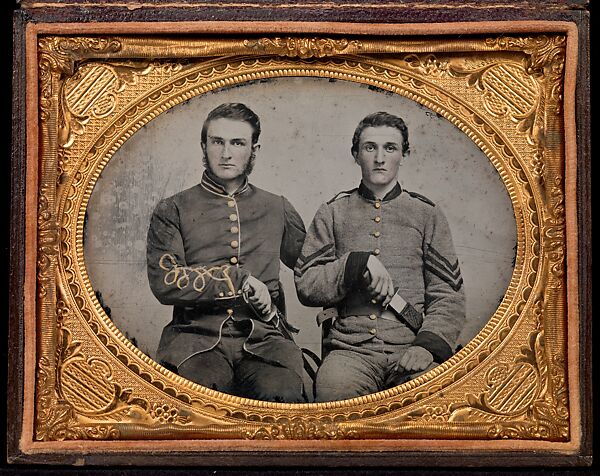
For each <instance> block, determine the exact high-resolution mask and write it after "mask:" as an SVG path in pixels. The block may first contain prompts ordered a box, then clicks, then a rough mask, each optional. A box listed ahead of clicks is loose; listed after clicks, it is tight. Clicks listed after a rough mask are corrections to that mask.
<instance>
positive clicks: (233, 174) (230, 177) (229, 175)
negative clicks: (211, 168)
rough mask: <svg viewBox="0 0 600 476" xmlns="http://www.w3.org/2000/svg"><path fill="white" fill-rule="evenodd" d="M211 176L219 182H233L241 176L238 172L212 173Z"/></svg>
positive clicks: (221, 171)
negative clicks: (219, 180)
mask: <svg viewBox="0 0 600 476" xmlns="http://www.w3.org/2000/svg"><path fill="white" fill-rule="evenodd" d="M213 174H214V175H215V176H216V177H217V178H219V179H221V180H234V179H236V178H238V177H239V176H240V175H242V172H240V171H239V170H219V171H218V173H214V172H213Z"/></svg>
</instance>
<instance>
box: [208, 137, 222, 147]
mask: <svg viewBox="0 0 600 476" xmlns="http://www.w3.org/2000/svg"><path fill="white" fill-rule="evenodd" d="M210 143H211V144H214V145H223V139H221V138H219V137H213V138H212V139H211V140H210Z"/></svg>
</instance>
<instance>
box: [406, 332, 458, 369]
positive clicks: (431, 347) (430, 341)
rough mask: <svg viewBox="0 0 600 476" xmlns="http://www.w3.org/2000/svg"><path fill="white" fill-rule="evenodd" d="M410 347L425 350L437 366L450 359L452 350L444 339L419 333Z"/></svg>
mask: <svg viewBox="0 0 600 476" xmlns="http://www.w3.org/2000/svg"><path fill="white" fill-rule="evenodd" d="M412 345H413V346H419V347H423V348H424V349H427V350H428V351H429V352H431V355H433V360H435V361H436V362H437V363H439V364H441V363H442V362H444V361H446V360H448V359H449V358H450V357H452V349H451V348H450V346H449V345H448V344H447V343H446V341H445V340H444V339H442V338H441V337H439V336H437V335H435V334H434V333H433V332H429V331H423V332H419V334H418V335H417V338H416V339H415V340H414V342H413V343H412Z"/></svg>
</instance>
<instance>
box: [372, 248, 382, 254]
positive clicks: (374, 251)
mask: <svg viewBox="0 0 600 476" xmlns="http://www.w3.org/2000/svg"><path fill="white" fill-rule="evenodd" d="M379 253H381V250H380V249H379V248H375V249H374V250H373V254H374V255H375V256H377V255H378V254H379Z"/></svg>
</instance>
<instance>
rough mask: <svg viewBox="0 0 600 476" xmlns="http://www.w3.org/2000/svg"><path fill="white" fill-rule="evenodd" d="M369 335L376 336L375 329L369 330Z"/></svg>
mask: <svg viewBox="0 0 600 476" xmlns="http://www.w3.org/2000/svg"><path fill="white" fill-rule="evenodd" d="M369 333H370V334H373V335H375V334H377V329H371V330H370V331H369Z"/></svg>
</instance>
